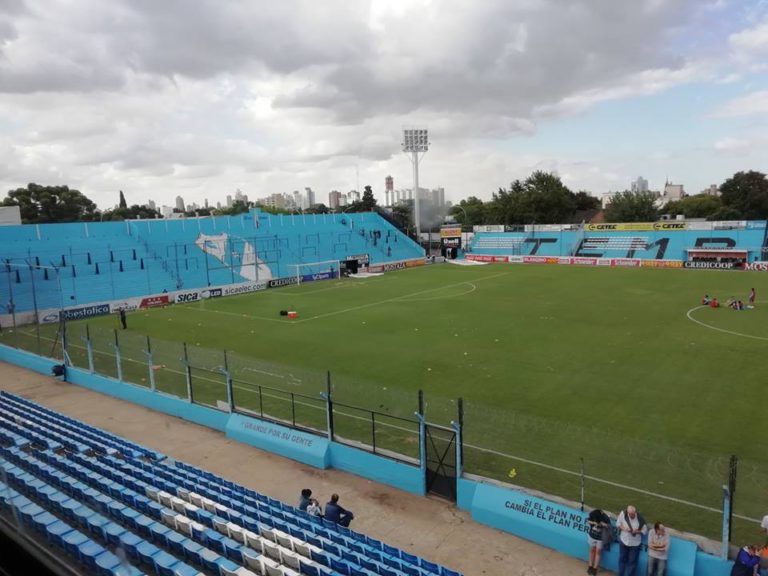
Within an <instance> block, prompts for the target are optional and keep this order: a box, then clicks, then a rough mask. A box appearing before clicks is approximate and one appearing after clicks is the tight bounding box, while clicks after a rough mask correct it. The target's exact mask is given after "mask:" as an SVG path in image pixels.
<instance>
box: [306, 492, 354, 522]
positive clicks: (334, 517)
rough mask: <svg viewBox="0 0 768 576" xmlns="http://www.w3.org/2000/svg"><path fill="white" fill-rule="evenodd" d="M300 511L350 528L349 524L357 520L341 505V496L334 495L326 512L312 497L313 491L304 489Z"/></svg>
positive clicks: (327, 505) (326, 506)
mask: <svg viewBox="0 0 768 576" xmlns="http://www.w3.org/2000/svg"><path fill="white" fill-rule="evenodd" d="M299 510H303V511H304V512H306V513H307V514H309V515H310V516H319V517H320V518H324V519H325V520H328V521H330V522H333V523H335V524H338V525H339V526H344V527H346V528H348V527H349V523H350V522H352V520H353V519H354V518H355V515H354V514H352V512H350V511H349V510H347V509H345V508H343V507H342V506H341V504H339V495H338V494H332V495H331V500H330V501H329V502H328V503H327V504H326V505H325V512H323V508H322V507H321V506H320V502H318V501H317V498H313V497H312V490H310V489H309V488H304V489H303V490H302V491H301V496H300V497H299Z"/></svg>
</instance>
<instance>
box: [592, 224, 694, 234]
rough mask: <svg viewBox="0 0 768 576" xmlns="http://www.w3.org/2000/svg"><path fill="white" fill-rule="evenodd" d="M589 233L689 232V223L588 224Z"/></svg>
mask: <svg viewBox="0 0 768 576" xmlns="http://www.w3.org/2000/svg"><path fill="white" fill-rule="evenodd" d="M584 229H585V230H586V231H587V232H656V231H663V232H675V231H680V230H688V223H687V222H625V223H619V224H587V225H586V226H584Z"/></svg>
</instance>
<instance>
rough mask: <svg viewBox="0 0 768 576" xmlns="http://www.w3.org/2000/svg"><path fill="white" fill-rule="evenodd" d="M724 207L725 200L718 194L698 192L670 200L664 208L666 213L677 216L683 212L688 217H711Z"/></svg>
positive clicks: (663, 210)
mask: <svg viewBox="0 0 768 576" xmlns="http://www.w3.org/2000/svg"><path fill="white" fill-rule="evenodd" d="M722 207H723V202H722V200H721V199H720V197H718V196H710V195H708V194H696V195H695V196H686V197H685V198H682V199H680V200H677V201H676V202H670V203H668V204H667V205H666V206H664V208H663V209H662V212H663V213H664V214H669V215H671V216H677V215H678V214H682V215H683V216H685V217H686V218H709V217H710V216H712V215H713V214H715V213H717V212H718V211H719V210H720V209H721V208H722Z"/></svg>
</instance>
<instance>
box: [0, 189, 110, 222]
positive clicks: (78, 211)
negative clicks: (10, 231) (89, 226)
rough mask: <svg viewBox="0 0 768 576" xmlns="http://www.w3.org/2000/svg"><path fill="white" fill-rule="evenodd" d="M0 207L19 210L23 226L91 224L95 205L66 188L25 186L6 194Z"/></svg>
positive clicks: (80, 194) (75, 191) (77, 192)
mask: <svg viewBox="0 0 768 576" xmlns="http://www.w3.org/2000/svg"><path fill="white" fill-rule="evenodd" d="M2 205H3V206H19V209H20V212H21V221H22V222H23V223H24V224H44V223H49V222H77V221H81V220H93V218H94V214H95V213H96V204H94V203H93V202H92V201H91V200H90V199H88V198H87V197H86V196H85V195H83V194H82V193H81V192H80V191H79V190H73V189H71V188H69V186H41V185H39V184H34V183H32V184H28V185H27V187H26V188H17V189H16V190H10V191H9V192H8V196H7V197H6V198H5V199H4V200H3V203H2Z"/></svg>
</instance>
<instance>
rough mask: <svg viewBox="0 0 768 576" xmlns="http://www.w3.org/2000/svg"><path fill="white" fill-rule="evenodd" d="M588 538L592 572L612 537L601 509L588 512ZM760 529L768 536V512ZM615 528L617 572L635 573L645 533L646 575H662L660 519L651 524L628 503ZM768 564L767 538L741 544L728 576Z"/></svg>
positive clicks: (664, 543) (664, 536) (665, 551)
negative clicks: (754, 542) (616, 537)
mask: <svg viewBox="0 0 768 576" xmlns="http://www.w3.org/2000/svg"><path fill="white" fill-rule="evenodd" d="M587 525H588V532H587V542H588V543H589V560H588V562H589V564H588V567H587V574H590V575H591V576H594V575H595V574H597V571H598V569H599V567H600V556H601V555H602V551H603V550H607V549H608V547H610V545H611V543H612V542H613V541H614V537H615V536H614V528H613V527H612V526H611V519H610V518H609V517H608V514H606V513H605V512H604V511H602V510H599V509H597V510H592V512H590V513H589V516H587ZM761 526H762V529H763V532H764V533H765V535H766V536H768V515H766V516H765V517H764V518H763V521H762V524H761ZM615 531H616V532H618V540H619V570H618V575H619V576H635V571H636V569H637V560H638V557H639V556H640V550H641V548H642V546H643V536H645V535H646V534H647V536H648V539H647V541H646V546H647V549H648V576H665V572H666V568H667V558H668V557H669V533H668V532H667V529H666V527H665V526H664V524H662V523H661V522H656V523H655V524H654V525H653V527H652V528H650V529H649V528H648V524H647V523H646V521H645V518H643V516H642V514H640V512H638V511H637V508H635V507H634V506H627V507H626V508H625V509H624V510H622V511H621V512H619V515H618V516H617V517H616V527H615ZM762 560H765V562H764V564H768V541H766V545H765V546H763V547H762V548H760V547H759V546H757V545H754V544H749V545H747V546H744V547H743V548H741V549H740V550H739V552H738V554H737V555H736V559H735V561H734V564H733V568H732V569H731V576H766V574H768V569H763V570H761V569H760V563H761V561H762Z"/></svg>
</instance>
